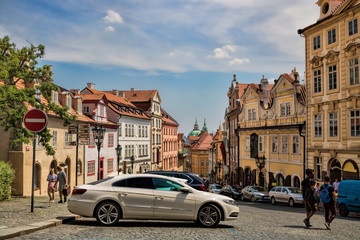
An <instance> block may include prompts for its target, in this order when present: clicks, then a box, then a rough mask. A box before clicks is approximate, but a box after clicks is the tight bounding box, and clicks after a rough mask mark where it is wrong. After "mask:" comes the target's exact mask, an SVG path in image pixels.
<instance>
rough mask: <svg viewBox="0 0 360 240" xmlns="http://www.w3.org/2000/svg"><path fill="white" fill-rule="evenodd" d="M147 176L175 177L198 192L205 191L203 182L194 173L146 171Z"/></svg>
mask: <svg viewBox="0 0 360 240" xmlns="http://www.w3.org/2000/svg"><path fill="white" fill-rule="evenodd" d="M145 173H147V174H159V175H164V176H168V177H176V178H182V179H186V180H187V183H188V184H189V186H190V187H192V188H195V189H197V190H200V191H207V190H206V186H205V184H204V182H203V180H202V179H201V178H200V177H199V176H198V175H196V174H194V173H188V172H177V171H148V172H145Z"/></svg>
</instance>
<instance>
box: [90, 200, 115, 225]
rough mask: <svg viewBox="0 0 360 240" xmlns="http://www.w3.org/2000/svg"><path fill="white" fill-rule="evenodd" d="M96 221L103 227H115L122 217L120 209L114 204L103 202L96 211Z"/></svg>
mask: <svg viewBox="0 0 360 240" xmlns="http://www.w3.org/2000/svg"><path fill="white" fill-rule="evenodd" d="M95 216H96V220H97V221H98V222H99V223H101V224H102V225H106V226H112V225H115V224H116V223H117V222H118V221H119V219H120V217H121V212H120V208H119V207H118V206H117V205H116V204H115V203H113V202H103V203H101V204H100V205H99V206H97V208H96V211H95Z"/></svg>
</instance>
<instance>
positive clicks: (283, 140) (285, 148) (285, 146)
mask: <svg viewBox="0 0 360 240" xmlns="http://www.w3.org/2000/svg"><path fill="white" fill-rule="evenodd" d="M287 152H288V136H281V153H287Z"/></svg>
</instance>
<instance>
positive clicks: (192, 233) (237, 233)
mask: <svg viewBox="0 0 360 240" xmlns="http://www.w3.org/2000/svg"><path fill="white" fill-rule="evenodd" d="M237 204H238V205H239V207H240V217H239V219H238V220H236V221H229V222H221V223H220V225H219V226H218V227H216V228H211V229H206V228H201V227H197V226H196V225H195V224H194V223H193V222H168V221H128V220H126V221H125V220H124V221H120V222H119V223H118V225H117V226H115V227H103V226H100V225H99V224H98V223H97V222H96V219H94V218H82V219H80V220H76V221H73V222H70V223H68V224H64V225H60V226H57V227H52V228H49V229H44V230H41V231H38V232H35V233H33V234H30V235H26V236H22V237H19V238H15V239H39V240H44V239H89V240H90V239H91V240H95V239H131V240H132V239H156V240H162V239H164V240H169V239H207V240H210V239H273V240H275V239H276V240H277V239H286V240H288V239H291V240H294V239H306V240H309V239H311V240H313V239H321V240H324V239H352V240H353V239H359V236H360V230H359V229H360V216H359V215H357V214H350V216H349V217H347V218H343V217H340V216H338V218H336V219H335V220H334V222H333V223H332V225H331V227H332V229H331V230H327V229H326V228H325V226H324V216H323V211H320V212H318V213H317V214H316V215H315V216H314V217H313V218H312V219H311V224H312V225H313V227H311V228H309V229H308V228H305V226H304V223H303V219H304V218H305V211H304V209H303V208H302V207H295V208H291V207H288V206H286V205H275V206H273V205H271V204H270V203H251V202H241V201H237Z"/></svg>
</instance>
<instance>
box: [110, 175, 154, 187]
mask: <svg viewBox="0 0 360 240" xmlns="http://www.w3.org/2000/svg"><path fill="white" fill-rule="evenodd" d="M112 185H113V186H114V187H128V188H146V189H154V185H153V181H152V178H151V177H139V178H128V179H123V180H120V181H117V182H114V183H113V184H112Z"/></svg>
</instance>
